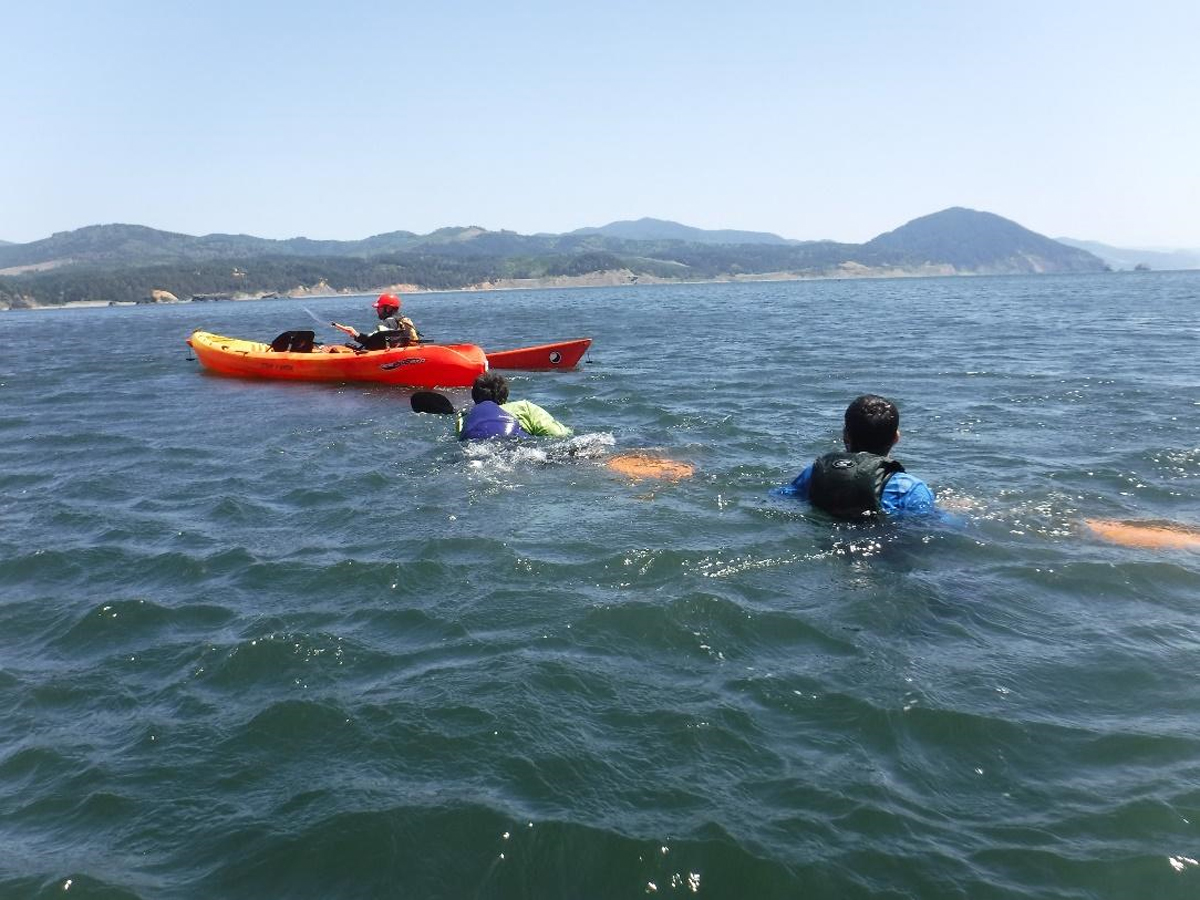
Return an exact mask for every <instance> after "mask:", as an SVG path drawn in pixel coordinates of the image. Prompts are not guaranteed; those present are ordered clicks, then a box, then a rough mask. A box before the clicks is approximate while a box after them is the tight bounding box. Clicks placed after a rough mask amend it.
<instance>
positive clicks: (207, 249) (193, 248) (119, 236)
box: [0, 225, 418, 269]
mask: <svg viewBox="0 0 1200 900" xmlns="http://www.w3.org/2000/svg"><path fill="white" fill-rule="evenodd" d="M417 240H418V236H417V235H415V234H413V233H412V232H410V231H393V232H390V233H388V234H378V235H375V236H374V237H369V238H366V239H364V240H360V241H314V240H310V239H309V238H303V237H298V238H290V239H288V240H283V241H276V240H271V239H269V238H259V237H252V236H250V235H246V234H209V235H205V236H203V237H194V236H192V235H189V234H179V233H177V232H173V231H159V230H158V229H155V228H147V227H146V226H144V225H89V226H87V227H86V228H77V229H76V230H74V231H60V232H58V233H56V234H53V235H51V236H50V237H48V238H43V239H42V240H40V241H32V242H30V243H28V244H7V245H5V246H0V269H7V268H10V267H14V266H32V265H46V264H51V263H53V264H56V265H68V264H72V263H76V264H78V263H99V264H111V265H154V264H158V263H172V262H173V263H181V262H198V261H204V260H212V259H246V258H248V257H252V256H263V255H271V256H358V257H368V256H375V255H378V254H381V253H393V252H397V251H400V250H406V249H408V248H410V247H412V246H413V245H414V244H415V243H416V242H417Z"/></svg>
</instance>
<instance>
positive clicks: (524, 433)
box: [455, 372, 571, 441]
mask: <svg viewBox="0 0 1200 900" xmlns="http://www.w3.org/2000/svg"><path fill="white" fill-rule="evenodd" d="M471 399H472V400H474V401H475V405H474V406H472V407H471V408H470V409H469V410H463V411H461V412H459V414H458V418H457V420H456V423H455V430H456V431H457V432H458V439H459V440H460V441H475V440H490V439H493V438H522V437H567V436H569V435H570V434H571V429H570V428H568V427H567V426H566V425H563V424H562V423H561V422H558V421H556V420H555V418H554V416H552V415H550V413H548V412H546V410H544V409H542V408H541V407H540V406H538V405H537V404H536V403H530V402H529V401H528V400H514V401H513V402H512V403H509V402H508V379H506V378H505V377H504V376H503V375H501V374H500V373H499V372H484V373H483V374H482V375H480V376H479V377H478V378H476V379H475V383H474V384H473V385H471Z"/></svg>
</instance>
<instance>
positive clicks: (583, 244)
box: [0, 209, 1105, 307]
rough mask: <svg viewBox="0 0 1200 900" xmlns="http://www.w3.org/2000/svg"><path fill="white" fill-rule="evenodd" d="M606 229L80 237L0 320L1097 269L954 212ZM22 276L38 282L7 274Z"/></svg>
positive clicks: (1007, 228)
mask: <svg viewBox="0 0 1200 900" xmlns="http://www.w3.org/2000/svg"><path fill="white" fill-rule="evenodd" d="M644 221H646V222H651V223H655V224H656V225H657V226H674V223H658V222H657V220H644ZM617 224H620V225H622V226H625V227H623V228H621V229H617V230H616V231H615V232H614V233H613V234H605V233H603V232H604V230H603V229H595V230H590V231H589V232H588V233H572V234H564V235H520V234H516V233H514V232H510V231H499V232H492V231H485V230H483V229H478V228H474V229H456V228H448V229H440V230H439V231H436V232H433V233H432V234H429V235H425V236H419V235H414V234H412V233H411V232H392V233H389V234H386V235H376V236H375V237H373V238H367V239H365V240H363V241H347V242H340V241H309V240H307V239H305V238H293V239H291V240H289V241H271V240H266V239H262V238H254V237H249V236H246V235H208V236H206V237H203V238H196V237H191V236H188V235H181V234H174V233H170V232H160V231H155V230H154V229H150V228H145V227H142V226H129V225H105V226H91V227H89V228H85V229H79V230H78V231H74V232H63V233H61V234H57V235H54V236H52V237H51V238H47V239H45V240H43V241H38V242H33V243H31V244H13V245H7V246H3V247H0V269H3V267H5V266H7V267H15V268H14V269H13V271H12V273H10V274H7V275H0V306H8V307H15V306H28V305H59V304H64V303H69V302H73V301H110V302H131V301H132V302H137V301H143V300H146V299H148V298H149V297H151V295H152V293H153V292H156V291H168V292H170V293H172V294H174V295H175V296H176V297H179V298H180V299H188V298H190V297H193V296H202V295H233V294H250V295H257V294H264V293H279V294H283V293H287V292H289V291H293V290H296V289H311V288H313V287H316V286H322V287H324V286H327V287H328V288H330V289H332V290H335V291H340V292H355V293H357V292H364V293H365V292H369V291H372V290H375V289H377V288H379V287H382V286H386V285H395V284H413V285H417V286H418V287H421V288H426V289H430V290H446V289H455V288H465V287H470V286H474V285H481V284H486V283H494V282H497V281H501V280H506V279H536V278H549V277H556V276H582V275H589V274H592V273H596V272H611V271H625V272H628V273H629V274H630V275H631V276H633V277H636V276H640V275H651V276H655V277H657V278H666V279H679V280H693V281H695V280H711V279H715V278H724V277H737V276H740V275H763V274H769V273H780V274H787V275H792V276H797V277H803V276H812V275H822V274H828V273H831V272H834V271H837V270H838V269H839V267H841V266H843V265H845V264H847V263H853V264H855V265H856V266H858V267H865V268H867V269H876V270H879V271H891V270H905V269H910V270H913V271H921V270H927V269H929V268H930V267H937V266H940V267H943V269H949V270H950V271H952V272H957V273H976V274H978V273H1021V272H1088V271H1103V270H1104V269H1105V266H1104V263H1103V262H1101V261H1100V260H1099V259H1097V258H1096V257H1095V256H1092V255H1091V254H1089V253H1087V252H1086V251H1084V250H1080V249H1077V248H1073V247H1068V246H1066V245H1064V244H1060V243H1057V242H1055V241H1052V240H1050V239H1049V238H1046V237H1043V236H1042V235H1039V234H1036V233H1034V232H1032V231H1029V230H1028V229H1025V228H1022V227H1021V226H1020V225H1017V224H1016V223H1015V222H1010V221H1009V220H1007V219H1003V218H1001V217H999V216H995V215H992V214H990V213H981V212H976V211H974V210H965V209H950V210H944V211H943V212H941V213H935V214H933V215H931V216H925V217H923V218H921V219H916V220H914V221H912V222H910V223H908V224H907V225H905V226H902V227H901V228H898V229H896V230H895V231H892V232H888V233H887V234H883V235H880V236H879V237H877V238H875V239H874V240H872V241H868V242H867V243H865V244H846V243H838V242H835V241H807V242H799V241H792V242H767V241H766V240H765V239H764V241H763V242H760V243H713V242H709V241H699V240H691V241H685V240H678V239H677V238H675V237H674V236H673V235H675V234H677V233H679V232H678V229H679V228H682V227H684V226H674V228H673V229H663V228H661V227H660V228H659V230H658V231H657V232H656V231H655V230H654V227H653V226H646V229H647V230H645V231H643V232H641V234H642V235H643V236H642V237H641V238H640V239H635V238H631V237H627V236H625V235H628V234H630V233H631V229H630V228H629V227H628V226H630V224H631V223H614V225H617ZM632 224H639V223H632ZM656 234H666V235H671V236H668V237H656V236H655V235H656ZM717 234H724V233H720V232H717ZM736 234H739V235H740V234H754V233H749V232H747V233H736ZM618 235H619V236H618ZM768 237H775V236H773V235H772V236H768ZM777 241H782V239H777ZM34 266H39V267H46V268H44V269H41V270H25V271H22V270H21V268H20V267H34Z"/></svg>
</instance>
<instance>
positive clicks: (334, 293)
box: [0, 263, 1031, 312]
mask: <svg viewBox="0 0 1200 900" xmlns="http://www.w3.org/2000/svg"><path fill="white" fill-rule="evenodd" d="M1020 274H1026V275H1028V274H1031V273H1016V272H1009V273H1004V272H960V271H958V270H956V269H955V268H954V267H953V266H950V265H946V264H940V265H926V266H913V267H908V268H892V267H889V268H872V267H869V266H862V265H859V264H857V263H843V264H841V265H840V266H838V267H837V269H836V270H834V271H829V270H825V271H822V272H815V273H798V272H756V273H749V274H744V275H740V274H732V275H721V276H717V277H716V278H699V279H694V280H693V279H683V278H663V277H660V276H656V275H638V274H635V273H634V272H632V271H630V270H629V269H610V270H607V271H604V272H590V273H588V274H586V275H555V276H548V277H543V278H504V279H499V280H497V281H485V282H480V283H477V284H472V285H466V286H464V287H461V288H424V287H421V286H419V285H415V284H391V285H381V286H379V287H375V288H369V289H367V290H338V289H335V288H332V287H330V286H329V285H327V284H325V283H324V282H321V283H318V284H316V285H313V286H312V287H309V288H295V289H293V290H290V291H286V292H282V293H281V292H278V291H257V292H247V293H238V294H233V295H230V296H201V297H199V298H191V297H189V298H187V299H179V298H177V297H175V296H174V295H172V294H169V293H167V292H165V291H155V292H153V293H154V294H155V295H164V294H165V295H166V296H156V298H155V299H154V300H142V301H135V300H71V301H68V302H67V303H35V304H32V305H29V306H0V312H18V311H38V310H53V309H104V308H112V307H134V306H175V305H180V304H191V303H242V302H245V301H247V300H306V299H313V300H316V299H327V298H332V297H368V296H371V295H372V294H380V293H393V294H404V295H408V296H415V295H432V294H470V293H487V292H490V291H547V290H564V289H573V288H605V287H607V288H621V287H639V286H642V285H670V284H676V285H687V284H745V283H774V282H787V281H857V280H881V279H889V278H895V279H907V278H956V277H957V278H973V277H979V276H981V275H983V276H987V275H1000V276H1003V275H1020Z"/></svg>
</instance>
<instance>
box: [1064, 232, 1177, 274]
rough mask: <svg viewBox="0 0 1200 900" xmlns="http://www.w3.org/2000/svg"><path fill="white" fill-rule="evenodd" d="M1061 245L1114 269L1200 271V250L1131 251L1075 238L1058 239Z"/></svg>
mask: <svg viewBox="0 0 1200 900" xmlns="http://www.w3.org/2000/svg"><path fill="white" fill-rule="evenodd" d="M1056 240H1057V241H1058V242H1059V243H1060V244H1066V245H1067V246H1068V247H1078V248H1079V249H1080V250H1086V251H1087V252H1088V253H1091V254H1092V255H1093V256H1098V257H1100V258H1101V259H1102V260H1104V261H1105V262H1106V263H1108V264H1109V265H1110V266H1112V267H1113V268H1114V269H1132V268H1134V267H1136V266H1145V267H1146V268H1150V269H1160V270H1167V271H1170V270H1174V269H1200V250H1130V249H1127V248H1121V247H1110V246H1109V245H1108V244H1101V243H1100V242H1098V241H1079V240H1075V239H1073V238H1056Z"/></svg>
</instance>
